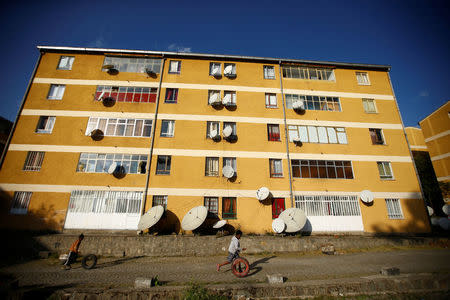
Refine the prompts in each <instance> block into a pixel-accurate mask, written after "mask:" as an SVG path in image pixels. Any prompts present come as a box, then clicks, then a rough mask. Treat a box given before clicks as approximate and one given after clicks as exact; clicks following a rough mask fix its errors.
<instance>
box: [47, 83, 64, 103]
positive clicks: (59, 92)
mask: <svg viewBox="0 0 450 300" xmlns="http://www.w3.org/2000/svg"><path fill="white" fill-rule="evenodd" d="M65 89H66V85H65V84H51V85H50V90H49V91H48V95H47V99H49V100H61V99H62V98H63V95H64V90H65Z"/></svg>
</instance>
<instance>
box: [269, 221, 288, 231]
mask: <svg viewBox="0 0 450 300" xmlns="http://www.w3.org/2000/svg"><path fill="white" fill-rule="evenodd" d="M272 229H273V231H275V232H276V233H282V232H283V231H284V230H285V229H286V223H284V221H283V219H280V218H276V219H275V220H273V221H272Z"/></svg>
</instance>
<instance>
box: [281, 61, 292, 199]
mask: <svg viewBox="0 0 450 300" xmlns="http://www.w3.org/2000/svg"><path fill="white" fill-rule="evenodd" d="M279 65H280V69H279V71H280V72H279V73H280V75H279V76H280V89H281V100H282V101H283V121H284V137H285V141H286V155H287V161H288V172H289V196H290V198H291V207H294V195H293V193H292V174H291V159H290V156H289V139H288V128H287V123H286V105H285V100H284V92H283V77H282V74H281V60H280V61H279Z"/></svg>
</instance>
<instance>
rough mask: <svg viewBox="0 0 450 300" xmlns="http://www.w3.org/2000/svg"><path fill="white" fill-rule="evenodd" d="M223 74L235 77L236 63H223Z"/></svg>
mask: <svg viewBox="0 0 450 300" xmlns="http://www.w3.org/2000/svg"><path fill="white" fill-rule="evenodd" d="M223 75H225V76H226V77H235V76H236V64H232V63H225V64H224V65H223Z"/></svg>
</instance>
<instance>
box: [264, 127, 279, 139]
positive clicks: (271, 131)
mask: <svg viewBox="0 0 450 300" xmlns="http://www.w3.org/2000/svg"><path fill="white" fill-rule="evenodd" d="M267 138H268V140H269V141H274V142H279V141H280V126H279V125H278V124H267Z"/></svg>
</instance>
